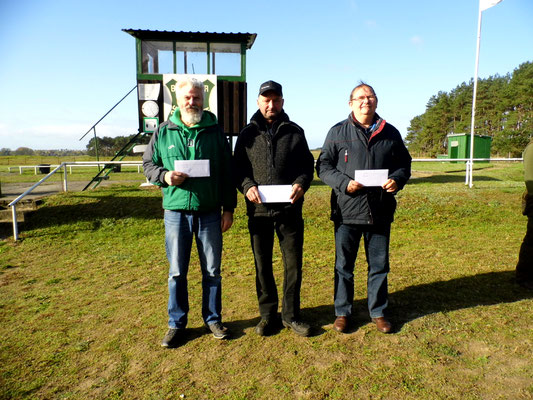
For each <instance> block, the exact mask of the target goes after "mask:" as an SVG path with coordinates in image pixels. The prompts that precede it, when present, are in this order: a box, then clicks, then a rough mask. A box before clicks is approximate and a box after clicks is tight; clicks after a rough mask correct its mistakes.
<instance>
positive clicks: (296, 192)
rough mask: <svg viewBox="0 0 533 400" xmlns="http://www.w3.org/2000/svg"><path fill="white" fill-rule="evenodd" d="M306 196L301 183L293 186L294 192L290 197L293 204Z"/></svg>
mask: <svg viewBox="0 0 533 400" xmlns="http://www.w3.org/2000/svg"><path fill="white" fill-rule="evenodd" d="M303 195H304V190H303V188H302V186H301V185H300V184H299V183H295V184H294V185H292V192H291V196H290V197H289V198H290V199H291V203H292V204H294V203H296V202H297V201H298V199H299V198H300V197H302V196H303Z"/></svg>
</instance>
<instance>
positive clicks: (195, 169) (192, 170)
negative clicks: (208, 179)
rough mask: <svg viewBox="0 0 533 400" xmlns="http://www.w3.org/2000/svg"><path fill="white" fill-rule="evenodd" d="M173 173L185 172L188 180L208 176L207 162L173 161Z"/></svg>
mask: <svg viewBox="0 0 533 400" xmlns="http://www.w3.org/2000/svg"><path fill="white" fill-rule="evenodd" d="M174 171H179V172H185V173H186V174H187V175H189V178H201V177H204V176H209V175H210V173H209V160H175V161H174Z"/></svg>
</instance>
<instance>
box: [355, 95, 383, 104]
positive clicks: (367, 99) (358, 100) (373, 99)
mask: <svg viewBox="0 0 533 400" xmlns="http://www.w3.org/2000/svg"><path fill="white" fill-rule="evenodd" d="M350 100H351V101H357V102H358V103H362V102H363V101H365V100H366V101H368V102H369V103H373V102H374V101H376V100H377V97H376V96H359V97H355V98H353V99H350Z"/></svg>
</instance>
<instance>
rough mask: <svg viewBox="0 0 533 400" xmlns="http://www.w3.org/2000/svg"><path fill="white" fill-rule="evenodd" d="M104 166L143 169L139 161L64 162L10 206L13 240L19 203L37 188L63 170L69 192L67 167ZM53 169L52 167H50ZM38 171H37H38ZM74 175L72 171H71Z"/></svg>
mask: <svg viewBox="0 0 533 400" xmlns="http://www.w3.org/2000/svg"><path fill="white" fill-rule="evenodd" d="M101 165H102V166H103V165H121V166H122V165H133V166H137V170H138V171H139V172H140V168H141V167H142V162H139V161H105V162H102V161H72V162H63V163H61V164H60V165H57V166H55V168H54V169H53V170H52V171H50V173H49V174H47V175H46V176H45V177H44V178H42V179H41V180H40V181H39V182H37V183H35V184H34V185H33V186H31V187H30V188H28V189H27V190H26V191H25V192H24V193H22V194H21V195H19V196H18V197H17V198H16V199H14V200H13V201H12V202H11V203H9V204H8V206H9V207H11V214H12V216H13V239H14V240H15V241H17V240H18V221H17V203H18V202H19V201H21V200H22V199H23V198H24V197H26V196H27V195H28V194H30V193H31V192H32V191H33V190H34V189H35V188H36V187H37V186H39V185H41V184H42V183H43V182H44V181H46V180H47V179H48V178H50V177H51V176H52V175H54V174H55V173H56V172H57V171H59V170H60V169H63V172H64V173H63V191H64V192H66V191H68V180H67V176H68V174H67V167H70V168H72V167H91V166H97V167H100V166H101ZM34 167H35V168H39V167H43V166H42V165H38V166H31V168H34ZM50 167H52V166H50ZM36 171H37V169H36ZM71 173H72V169H71Z"/></svg>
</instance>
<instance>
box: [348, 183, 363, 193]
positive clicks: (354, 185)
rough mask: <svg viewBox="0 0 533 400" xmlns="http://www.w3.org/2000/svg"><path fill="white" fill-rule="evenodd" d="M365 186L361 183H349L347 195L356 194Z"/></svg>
mask: <svg viewBox="0 0 533 400" xmlns="http://www.w3.org/2000/svg"><path fill="white" fill-rule="evenodd" d="M364 187H365V186H364V185H361V184H360V183H359V182H357V181H354V180H351V181H350V183H348V186H347V187H346V193H355V192H356V191H358V190H359V189H362V188H364Z"/></svg>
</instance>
